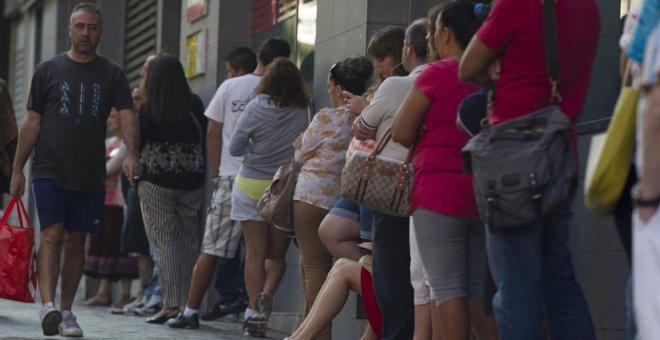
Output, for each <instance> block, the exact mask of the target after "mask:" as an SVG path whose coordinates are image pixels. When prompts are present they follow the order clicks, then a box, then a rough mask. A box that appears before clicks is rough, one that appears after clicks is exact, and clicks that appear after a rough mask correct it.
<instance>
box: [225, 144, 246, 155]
mask: <svg viewBox="0 0 660 340" xmlns="http://www.w3.org/2000/svg"><path fill="white" fill-rule="evenodd" d="M227 149H228V150H229V154H230V155H231V156H233V157H241V156H243V149H242V148H239V147H237V146H236V145H233V144H231V143H230V144H229V148H227Z"/></svg>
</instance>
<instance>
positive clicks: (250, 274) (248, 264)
mask: <svg viewBox="0 0 660 340" xmlns="http://www.w3.org/2000/svg"><path fill="white" fill-rule="evenodd" d="M268 228H269V226H268V224H267V223H266V222H260V221H242V222H241V229H242V230H243V237H245V288H246V290H247V293H248V297H249V298H250V308H252V309H254V300H255V299H256V298H257V294H259V293H261V292H262V291H263V289H264V282H265V281H266V269H265V261H266V254H267V253H268V243H269V238H268Z"/></svg>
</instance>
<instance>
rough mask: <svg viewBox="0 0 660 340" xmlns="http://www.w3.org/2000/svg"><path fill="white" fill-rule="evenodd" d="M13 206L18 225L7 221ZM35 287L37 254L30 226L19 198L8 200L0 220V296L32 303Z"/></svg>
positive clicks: (32, 230)
mask: <svg viewBox="0 0 660 340" xmlns="http://www.w3.org/2000/svg"><path fill="white" fill-rule="evenodd" d="M14 207H16V210H17V212H18V220H19V223H20V226H13V225H9V224H8V223H7V219H8V218H9V215H10V214H11V212H12V211H13V210H14ZM36 287H37V253H36V250H35V247H34V228H33V227H32V226H31V225H30V222H29V221H28V215H27V211H26V210H25V206H24V205H23V202H22V201H21V199H20V197H14V198H12V199H11V201H10V202H9V205H8V206H7V210H5V213H4V214H3V215H2V219H1V220H0V298H2V299H8V300H14V301H20V302H34V295H35V291H36Z"/></svg>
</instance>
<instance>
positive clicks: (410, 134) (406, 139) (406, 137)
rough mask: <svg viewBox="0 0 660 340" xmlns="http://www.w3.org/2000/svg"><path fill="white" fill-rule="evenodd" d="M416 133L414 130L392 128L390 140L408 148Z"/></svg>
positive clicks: (413, 141)
mask: <svg viewBox="0 0 660 340" xmlns="http://www.w3.org/2000/svg"><path fill="white" fill-rule="evenodd" d="M416 137H417V136H416V134H415V132H414V131H407V130H404V129H395V128H393V129H392V140H393V141H395V142H397V143H399V144H401V145H403V146H404V147H406V148H409V147H411V146H412V145H413V143H415V138H416Z"/></svg>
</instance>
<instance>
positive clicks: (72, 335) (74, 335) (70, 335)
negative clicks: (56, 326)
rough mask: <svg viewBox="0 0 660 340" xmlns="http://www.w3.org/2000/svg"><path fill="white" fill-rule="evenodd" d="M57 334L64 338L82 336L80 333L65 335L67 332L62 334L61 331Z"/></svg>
mask: <svg viewBox="0 0 660 340" xmlns="http://www.w3.org/2000/svg"><path fill="white" fill-rule="evenodd" d="M59 336H63V337H66V338H82V337H83V335H82V334H69V335H67V334H64V333H62V332H60V333H59Z"/></svg>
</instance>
